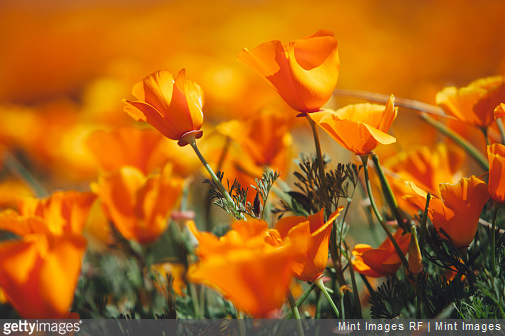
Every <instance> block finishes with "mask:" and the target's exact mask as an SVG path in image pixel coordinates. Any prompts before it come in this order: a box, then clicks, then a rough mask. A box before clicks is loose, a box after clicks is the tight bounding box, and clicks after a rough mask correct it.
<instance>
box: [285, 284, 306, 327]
mask: <svg viewBox="0 0 505 336" xmlns="http://www.w3.org/2000/svg"><path fill="white" fill-rule="evenodd" d="M288 301H289V305H290V306H291V311H292V312H293V315H294V317H295V319H296V330H298V335H300V336H303V335H304V334H303V326H302V320H301V319H300V312H299V311H298V307H297V306H296V303H295V298H294V297H293V294H292V293H291V290H289V289H288Z"/></svg>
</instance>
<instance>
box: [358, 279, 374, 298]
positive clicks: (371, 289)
mask: <svg viewBox="0 0 505 336" xmlns="http://www.w3.org/2000/svg"><path fill="white" fill-rule="evenodd" d="M360 276H361V280H363V283H364V284H365V286H366V289H368V293H369V294H370V296H372V294H373V293H375V291H374V290H373V287H372V285H370V281H368V279H367V278H366V276H365V275H363V274H360Z"/></svg>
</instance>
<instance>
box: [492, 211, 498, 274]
mask: <svg viewBox="0 0 505 336" xmlns="http://www.w3.org/2000/svg"><path fill="white" fill-rule="evenodd" d="M498 210H500V205H499V204H498V203H495V204H494V209H493V222H492V223H491V225H492V227H491V272H492V274H493V275H496V217H497V216H498Z"/></svg>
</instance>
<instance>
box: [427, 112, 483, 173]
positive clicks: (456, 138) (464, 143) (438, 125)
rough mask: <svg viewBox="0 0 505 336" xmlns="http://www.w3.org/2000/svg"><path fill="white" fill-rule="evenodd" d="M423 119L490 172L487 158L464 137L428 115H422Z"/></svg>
mask: <svg viewBox="0 0 505 336" xmlns="http://www.w3.org/2000/svg"><path fill="white" fill-rule="evenodd" d="M420 117H421V119H423V120H424V121H426V122H427V123H428V124H430V125H431V126H433V127H435V128H436V129H437V130H439V131H440V132H441V133H443V134H444V135H446V136H448V137H449V138H451V139H452V140H453V141H454V142H456V143H457V144H458V145H459V146H461V147H462V148H463V149H464V150H466V151H467V152H468V154H470V155H471V156H472V157H473V158H474V159H475V161H477V163H478V164H479V165H480V166H481V167H482V169H483V170H485V171H488V170H489V164H488V161H487V158H485V157H484V155H482V153H481V152H480V151H479V150H478V149H477V148H475V146H474V145H472V144H471V143H469V142H468V141H466V140H465V139H464V138H463V137H461V136H460V135H459V134H458V133H456V132H454V131H453V130H451V129H450V128H449V127H447V126H446V125H444V124H442V123H441V122H438V121H436V120H435V119H433V118H432V117H430V116H429V115H427V114H426V113H422V114H421V115H420Z"/></svg>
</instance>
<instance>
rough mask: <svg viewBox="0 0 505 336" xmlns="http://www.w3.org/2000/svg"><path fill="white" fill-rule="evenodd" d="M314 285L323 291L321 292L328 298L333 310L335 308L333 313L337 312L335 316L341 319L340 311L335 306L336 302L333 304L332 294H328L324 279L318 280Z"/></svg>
mask: <svg viewBox="0 0 505 336" xmlns="http://www.w3.org/2000/svg"><path fill="white" fill-rule="evenodd" d="M314 283H315V284H316V286H317V287H318V288H319V289H320V290H321V292H323V294H324V296H326V299H327V300H328V302H329V303H330V306H331V308H333V311H334V312H335V315H336V316H337V318H339V317H340V313H339V311H338V309H337V306H335V302H333V299H332V298H331V296H330V293H328V291H327V290H326V287H325V286H324V283H323V277H320V278H317V279H316V280H315V281H314Z"/></svg>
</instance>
